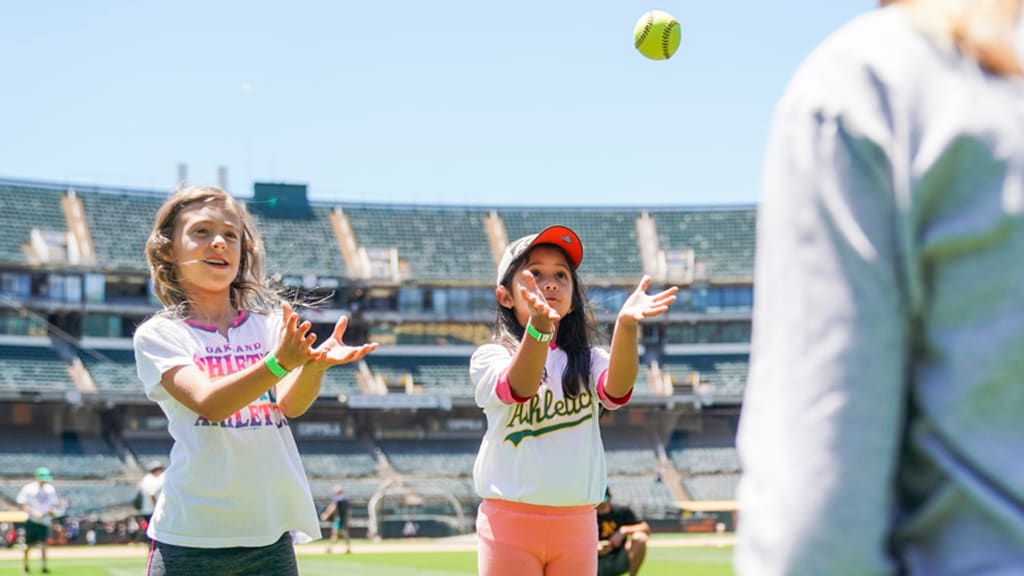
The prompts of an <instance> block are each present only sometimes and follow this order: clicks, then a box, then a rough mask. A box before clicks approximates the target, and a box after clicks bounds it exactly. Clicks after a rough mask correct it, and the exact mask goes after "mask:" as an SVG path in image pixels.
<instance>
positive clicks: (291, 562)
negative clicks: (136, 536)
mask: <svg viewBox="0 0 1024 576" xmlns="http://www.w3.org/2000/svg"><path fill="white" fill-rule="evenodd" d="M206 575H217V576H298V575H299V565H298V563H296V561H295V548H294V547H293V546H292V539H291V536H289V535H288V534H287V533H286V534H283V535H281V538H279V539H278V540H277V542H274V543H273V544H271V545H269V546H259V547H255V548H249V547H244V546H238V547H235V548H192V547H189V546H174V545H172V544H165V543H163V542H157V541H154V542H153V546H152V548H150V552H149V567H148V569H147V570H146V576H206Z"/></svg>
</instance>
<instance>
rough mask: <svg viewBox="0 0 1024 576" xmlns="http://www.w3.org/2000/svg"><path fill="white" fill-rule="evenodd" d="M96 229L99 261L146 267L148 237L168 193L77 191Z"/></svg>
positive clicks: (107, 265)
mask: <svg viewBox="0 0 1024 576" xmlns="http://www.w3.org/2000/svg"><path fill="white" fill-rule="evenodd" d="M76 194H77V195H78V197H79V198H80V199H81V200H82V206H83V208H84V209H85V220H86V222H88V224H89V229H90V231H91V232H92V240H93V247H94V249H95V250H96V261H97V262H98V263H99V264H100V266H102V267H103V268H106V269H108V270H137V271H146V270H148V269H149V265H148V264H147V263H146V240H147V239H148V237H149V232H150V230H152V228H153V221H154V219H155V217H156V211H157V209H158V208H159V207H160V205H161V204H162V203H163V202H164V200H166V199H167V194H163V195H158V194H149V195H147V194H140V193H131V192H121V193H117V192H99V191H84V192H83V191H76Z"/></svg>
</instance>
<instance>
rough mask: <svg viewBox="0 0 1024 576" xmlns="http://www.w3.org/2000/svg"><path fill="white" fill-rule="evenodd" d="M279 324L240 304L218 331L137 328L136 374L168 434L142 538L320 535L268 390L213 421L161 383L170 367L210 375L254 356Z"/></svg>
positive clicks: (210, 540)
mask: <svg viewBox="0 0 1024 576" xmlns="http://www.w3.org/2000/svg"><path fill="white" fill-rule="evenodd" d="M280 326H281V316H280V315H276V316H272V317H267V316H264V315H262V314H247V313H245V312H243V313H241V314H239V317H238V319H237V320H235V322H234V323H233V324H232V325H231V327H230V329H229V330H228V336H227V337H226V338H225V337H224V336H222V335H221V334H220V333H219V332H218V331H217V330H216V328H214V327H210V326H203V325H201V324H198V323H193V322H189V321H183V320H174V319H169V318H163V317H155V318H151V319H149V320H147V321H146V322H145V323H143V324H142V325H141V326H139V329H138V330H137V331H136V332H135V362H136V365H137V367H138V373H139V378H140V379H141V380H142V383H143V386H144V387H145V391H146V395H147V396H149V398H150V399H152V400H154V401H155V402H157V404H159V405H160V408H161V409H162V410H163V411H164V414H166V415H167V421H168V424H167V427H168V431H169V432H170V434H171V437H173V438H174V446H173V448H172V449H171V455H170V464H169V465H168V467H167V470H166V471H165V472H164V487H163V492H162V493H161V494H160V497H159V499H158V500H157V504H156V509H155V510H154V512H153V517H152V521H151V523H150V525H149V529H148V530H147V534H148V535H149V537H150V538H152V539H154V540H157V541H160V542H164V543H167V544H173V545H177V546H192V547H197V548H224V547H233V546H266V545H269V544H272V543H274V542H276V541H277V540H278V539H279V538H280V537H281V534H283V533H285V532H289V531H294V532H295V534H294V538H295V541H296V542H298V543H303V542H308V541H310V540H312V539H317V538H320V525H319V521H318V518H317V514H316V509H315V507H314V504H313V496H312V494H311V493H310V490H309V481H308V480H307V478H306V474H305V471H304V470H303V468H302V462H301V461H300V459H299V452H298V449H297V448H296V446H295V439H294V438H293V437H292V432H291V428H290V427H289V426H288V420H287V419H286V418H285V417H284V415H283V414H282V413H281V410H280V408H278V405H277V398H276V396H275V391H274V389H273V388H271V389H270V390H269V391H267V392H266V393H264V394H263V395H262V396H260V397H259V398H258V399H256V400H254V401H253V402H251V403H250V404H249V405H248V406H247V407H245V408H242V409H241V410H239V411H238V412H236V413H235V414H234V415H233V416H231V417H229V418H227V419H225V420H223V421H221V422H211V421H209V420H207V419H206V418H203V417H201V416H199V415H198V414H196V413H195V412H193V411H192V410H190V409H188V408H186V407H185V406H184V405H182V404H181V403H180V402H178V401H177V400H175V399H174V398H173V397H171V395H170V394H168V393H167V390H165V389H164V387H163V386H162V385H161V384H160V379H161V376H162V375H163V374H164V373H165V372H167V371H168V370H170V369H171V368H174V367H177V366H186V365H191V366H195V367H197V368H199V369H200V370H202V371H203V372H204V373H206V374H207V375H208V376H209V377H210V378H211V379H216V378H219V377H222V376H226V375H229V374H232V373H234V372H237V371H239V370H242V369H244V368H245V367H247V366H249V365H251V364H255V363H257V362H260V361H262V359H263V357H264V356H265V355H266V354H268V353H269V352H271V351H273V349H274V346H276V344H277V339H278V337H279V336H278V335H279V333H280Z"/></svg>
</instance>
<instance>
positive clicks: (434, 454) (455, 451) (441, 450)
mask: <svg viewBox="0 0 1024 576" xmlns="http://www.w3.org/2000/svg"><path fill="white" fill-rule="evenodd" d="M381 448H382V449H383V450H384V454H385V455H386V456H387V458H388V461H389V462H391V465H392V466H393V467H394V469H395V471H396V472H398V473H400V474H411V475H415V476H421V477H422V476H427V477H434V476H448V477H469V476H472V475H473V462H474V461H475V460H476V454H477V451H478V450H479V448H480V441H479V440H409V441H403V440H385V441H381Z"/></svg>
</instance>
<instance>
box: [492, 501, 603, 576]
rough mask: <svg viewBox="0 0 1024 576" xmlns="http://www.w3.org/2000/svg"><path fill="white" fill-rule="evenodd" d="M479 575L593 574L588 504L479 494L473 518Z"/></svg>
mask: <svg viewBox="0 0 1024 576" xmlns="http://www.w3.org/2000/svg"><path fill="white" fill-rule="evenodd" d="M476 533H477V538H478V539H479V541H480V544H479V554H478V555H477V569H478V572H479V574H480V576H586V575H590V574H597V512H596V510H595V509H594V507H593V506H537V505H535V504H522V503H519V502H509V501H507V500H491V499H487V500H484V501H483V503H481V504H480V509H479V511H478V512H477V518H476Z"/></svg>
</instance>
